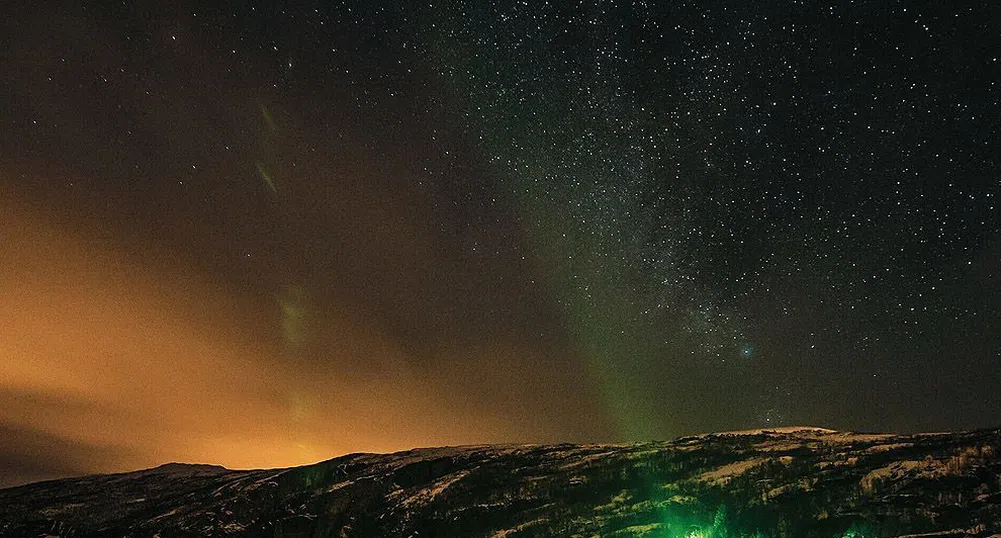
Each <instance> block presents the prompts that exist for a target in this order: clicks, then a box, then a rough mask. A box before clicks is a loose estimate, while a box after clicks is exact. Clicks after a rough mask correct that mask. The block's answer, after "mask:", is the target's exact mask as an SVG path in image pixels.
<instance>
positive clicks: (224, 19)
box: [0, 0, 1001, 485]
mask: <svg viewBox="0 0 1001 538" xmlns="http://www.w3.org/2000/svg"><path fill="white" fill-rule="evenodd" d="M167 4H169V5H167ZM999 21H1001V7H999V6H998V5H996V4H995V3H993V2H974V3H970V4H967V5H964V6H963V7H960V8H956V9H952V8H951V6H947V5H945V4H943V3H931V2H901V1H893V0H890V1H886V2H833V3H831V2H828V3H815V2H802V1H791V2H771V1H767V2H754V3H747V2H691V3H689V2H646V1H624V0H621V1H598V0H589V1H574V0H567V1H539V2H523V1H510V2H509V1H500V0H498V1H485V2H469V3H463V2H445V3H440V4H438V3H431V4H430V5H428V4H420V5H417V4H416V3H410V2H393V3H390V2H385V3H382V2H370V1H351V0H347V1H329V2H328V1H323V2H313V1H308V0H306V1H302V2H289V3H285V2H277V3H266V2H254V1H249V2H233V3H222V2H194V1H180V2H169V3H165V2H156V1H152V0H150V1H139V2H132V1H123V2H89V1H88V2H63V1H57V2H45V3H40V4H38V5H32V6H31V7H30V8H28V7H26V8H24V9H21V10H15V11H14V12H11V13H8V15H7V17H5V19H4V20H2V21H0V66H2V67H0V125H2V128H0V296H2V297H3V301H2V302H0V326H2V327H3V330H2V332H0V485H11V484H16V483H23V482H27V481H30V480H37V479H42V478H49V477H56V476H67V475H74V474H83V473H90V472H109V471H121V470H128V469H135V468H139V467H143V466H152V465H157V464H159V463H163V462H166V461H199V462H212V463H220V464H223V465H227V466H231V467H238V468H239V467H243V468H245V467H262V466H284V465H294V464H302V463H308V462H312V461H317V460H321V459H326V458H330V457H334V456H337V455H340V454H344V453H348V452H353V451H389V450H398V449H405V448H410V447H415V446H429V445H443V444H469V443H487V442H595V441H633V440H646V439H669V438H672V437H676V436H679V435H683V434H688V433H696V432H704V431H713V430H727V429H743V428H759V427H768V426H773V425H774V426H781V425H793V424H809V425H816V426H824V427H830V428H836V429H846V430H855V431H895V432H913V431H930V430H946V429H968V428H979V427H989V426H997V425H998V424H999V421H1001V397H999V396H998V394H999V393H998V387H1001V327H999V321H1001V315H999V312H1001V275H999V273H1001V213H999V211H998V198H999V195H1001V183H999V162H998V160H999V156H1001V141H999V135H998V133H999V131H1001V114H999V110H1001V109H999V105H1001V102H999V101H1001V83H999V81H1001V61H999V56H1001V53H999V51H1001V39H999V38H998V36H999V33H998V23H999Z"/></svg>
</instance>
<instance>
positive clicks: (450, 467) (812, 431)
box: [0, 428, 1001, 538]
mask: <svg viewBox="0 0 1001 538" xmlns="http://www.w3.org/2000/svg"><path fill="white" fill-rule="evenodd" d="M995 533H1001V430H985V431H976V432H965V433H934V434H920V435H911V436H901V435H890V434H858V433H844V432H835V431H830V430H822V429H818V428H799V429H797V428H784V429H780V430H769V431H756V432H730V433H719V434H707V435H699V436H691V437H683V438H680V439H676V440H674V441H670V442H657V443H640V444H628V445H527V446H522V445H519V446H469V447H457V448H430V449H421V450H412V451H407V452H399V453H395V454H352V455H348V456H344V457H340V458H335V459H332V460H329V461H325V462H321V463H317V464H315V465H309V466H304V467H296V468H290V469H272V470H259V471H231V470H227V469H225V468H222V467H216V466H209V465H185V464H168V465H164V466H161V467H157V468H154V469H149V470H144V471H138V472H133V473H125V474H114V475H100V476H88V477H83V478H73V479H66V480H55V481H49V482H40V483H36V484H30V485H26V486H20V487H16V488H9V489H5V490H0V536H18V537H20V536H30V537H35V536H64V537H70V536H72V537H88V536H135V537H153V536H159V537H161V538H167V537H173V536H255V537H257V536H268V537H272V536H274V537H292V536H300V537H327V536H331V537H379V536H391V537H401V538H407V537H415V538H416V537H493V538H503V537H507V538H515V537H542V536H566V537H592V536H603V537H623V538H625V537H651V538H652V537H670V538H675V537H678V538H723V537H726V538H738V537H745V536H746V537H759V536H760V537H763V538H765V537H797V538H809V537H825V538H827V537H838V538H849V537H851V538H860V537H896V536H911V537H914V536H929V537H930V536H935V537H940V538H949V537H961V536H962V537H970V536H984V537H986V536H992V535H993V536H998V537H1001V534H995Z"/></svg>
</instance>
